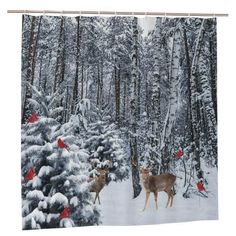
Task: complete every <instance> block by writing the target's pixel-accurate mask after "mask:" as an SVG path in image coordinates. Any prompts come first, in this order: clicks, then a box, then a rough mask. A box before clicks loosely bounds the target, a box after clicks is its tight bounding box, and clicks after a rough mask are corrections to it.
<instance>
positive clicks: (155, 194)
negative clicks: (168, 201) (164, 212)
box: [153, 191, 158, 210]
mask: <svg viewBox="0 0 236 236" xmlns="http://www.w3.org/2000/svg"><path fill="white" fill-rule="evenodd" d="M153 194H154V200H155V206H156V210H157V208H158V207H157V195H158V192H157V191H156V192H154V193H153Z"/></svg>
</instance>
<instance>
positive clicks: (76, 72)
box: [71, 16, 81, 114]
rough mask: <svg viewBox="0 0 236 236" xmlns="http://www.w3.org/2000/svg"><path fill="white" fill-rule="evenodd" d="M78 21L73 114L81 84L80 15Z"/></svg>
mask: <svg viewBox="0 0 236 236" xmlns="http://www.w3.org/2000/svg"><path fill="white" fill-rule="evenodd" d="M76 21H77V45H76V70H75V80H74V86H73V95H72V103H71V114H74V112H75V110H76V106H77V103H78V89H79V88H78V85H79V63H80V41H81V36H80V16H78V17H76Z"/></svg>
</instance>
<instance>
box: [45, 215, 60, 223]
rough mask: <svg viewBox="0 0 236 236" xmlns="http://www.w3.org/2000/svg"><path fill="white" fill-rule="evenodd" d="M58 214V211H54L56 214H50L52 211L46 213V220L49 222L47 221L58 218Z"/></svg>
mask: <svg viewBox="0 0 236 236" xmlns="http://www.w3.org/2000/svg"><path fill="white" fill-rule="evenodd" d="M59 216H60V214H59V213H56V214H52V213H50V214H47V219H46V222H47V223H49V222H51V221H52V220H54V219H58V218H59Z"/></svg>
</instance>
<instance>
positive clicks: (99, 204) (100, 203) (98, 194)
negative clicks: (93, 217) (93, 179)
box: [98, 193, 101, 205]
mask: <svg viewBox="0 0 236 236" xmlns="http://www.w3.org/2000/svg"><path fill="white" fill-rule="evenodd" d="M98 203H99V205H101V202H100V197H99V193H98Z"/></svg>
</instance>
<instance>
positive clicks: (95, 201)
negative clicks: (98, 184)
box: [93, 193, 98, 204]
mask: <svg viewBox="0 0 236 236" xmlns="http://www.w3.org/2000/svg"><path fill="white" fill-rule="evenodd" d="M97 197H98V193H96V196H95V199H94V202H93V204H95V203H96V200H97Z"/></svg>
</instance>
